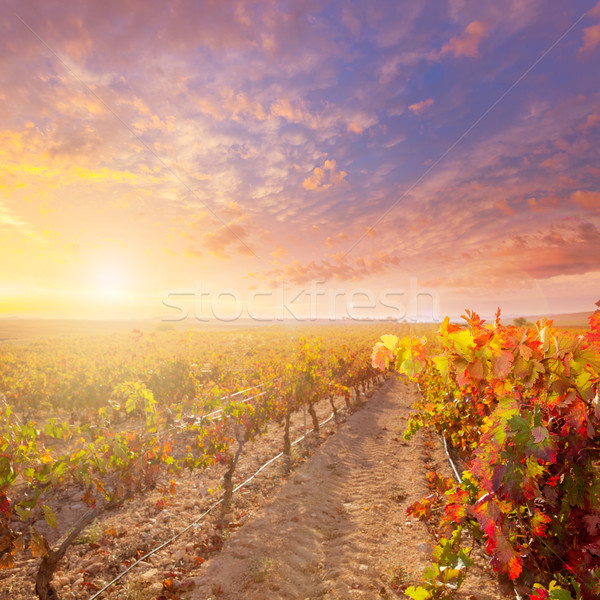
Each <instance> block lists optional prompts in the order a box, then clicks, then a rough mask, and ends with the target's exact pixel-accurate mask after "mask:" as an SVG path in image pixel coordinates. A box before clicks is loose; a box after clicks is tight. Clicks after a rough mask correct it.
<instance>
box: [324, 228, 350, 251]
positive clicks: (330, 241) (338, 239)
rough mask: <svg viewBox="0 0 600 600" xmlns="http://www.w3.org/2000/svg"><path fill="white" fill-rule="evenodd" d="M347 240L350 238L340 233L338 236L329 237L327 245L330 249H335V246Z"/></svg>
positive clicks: (326, 241)
mask: <svg viewBox="0 0 600 600" xmlns="http://www.w3.org/2000/svg"><path fill="white" fill-rule="evenodd" d="M347 239H348V236H347V235H346V234H345V233H344V232H343V231H340V232H339V233H338V234H337V235H336V236H334V237H328V238H327V239H326V240H325V245H326V246H327V247H328V248H333V247H334V246H337V245H338V244H341V243H342V242H343V241H344V240H347Z"/></svg>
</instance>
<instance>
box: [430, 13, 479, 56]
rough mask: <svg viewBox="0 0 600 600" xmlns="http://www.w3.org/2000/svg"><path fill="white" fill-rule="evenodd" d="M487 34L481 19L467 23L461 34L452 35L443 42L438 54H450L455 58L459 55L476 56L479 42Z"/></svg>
mask: <svg viewBox="0 0 600 600" xmlns="http://www.w3.org/2000/svg"><path fill="white" fill-rule="evenodd" d="M487 36H488V27H487V25H486V24H485V23H483V22H482V21H473V22H472V23H469V24H468V25H467V27H466V29H465V31H464V33H463V34H462V35H459V36H457V37H453V38H452V39H451V40H450V41H449V42H448V43H446V44H444V46H443V47H442V49H441V50H440V53H439V56H445V55H446V54H452V56H454V57H455V58H459V57H461V56H468V57H470V58H477V57H478V56H480V52H479V43H480V42H481V40H483V39H484V38H486V37H487Z"/></svg>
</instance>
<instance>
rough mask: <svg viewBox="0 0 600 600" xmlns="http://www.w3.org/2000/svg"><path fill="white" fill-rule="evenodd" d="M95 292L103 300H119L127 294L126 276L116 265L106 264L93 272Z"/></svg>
mask: <svg viewBox="0 0 600 600" xmlns="http://www.w3.org/2000/svg"><path fill="white" fill-rule="evenodd" d="M95 292H96V296H97V297H98V298H101V299H104V300H119V299H123V298H125V297H126V296H127V277H126V274H125V272H124V271H123V269H122V268H120V267H119V266H118V265H114V264H107V265H103V266H102V267H100V268H99V269H98V270H97V271H96V273H95Z"/></svg>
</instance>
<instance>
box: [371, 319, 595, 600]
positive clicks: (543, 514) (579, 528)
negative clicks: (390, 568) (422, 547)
mask: <svg viewBox="0 0 600 600" xmlns="http://www.w3.org/2000/svg"><path fill="white" fill-rule="evenodd" d="M463 318H464V320H465V322H466V324H465V325H463V326H459V325H457V324H454V323H450V321H449V319H447V318H446V320H445V321H444V322H443V323H442V325H441V327H440V330H439V333H438V335H437V337H436V338H435V340H433V342H430V343H429V344H426V341H425V340H424V339H423V338H404V339H398V338H395V337H394V336H383V338H382V339H381V342H379V343H378V344H377V345H376V346H375V348H374V349H373V354H372V360H373V364H374V366H378V367H379V368H385V367H387V366H388V365H390V364H391V365H394V366H395V368H396V369H397V370H398V371H399V372H400V373H403V374H405V375H407V376H409V377H410V378H412V379H414V380H416V381H417V382H418V383H419V386H420V388H421V390H422V397H421V399H420V400H419V401H418V402H417V403H416V405H415V407H414V412H413V414H412V416H411V418H410V420H409V425H408V429H407V432H406V436H407V437H410V436H411V435H413V434H414V433H415V432H416V431H417V430H419V429H420V428H421V427H423V426H431V427H433V428H434V429H435V430H436V431H437V432H438V433H440V434H441V435H442V436H445V439H446V440H447V441H448V442H449V443H450V445H451V447H452V448H453V449H454V452H455V454H456V456H458V459H459V463H460V464H462V465H463V466H464V469H463V472H462V481H461V482H458V483H456V484H455V485H453V486H452V488H451V489H449V490H446V491H438V492H436V493H437V495H438V497H440V498H443V500H444V504H445V508H444V513H443V518H442V519H441V522H440V523H439V531H440V536H441V538H440V540H441V541H440V545H439V546H438V548H437V549H436V551H435V552H434V562H433V564H432V566H431V567H430V568H429V569H428V570H427V571H426V573H425V574H424V576H423V581H422V584H421V586H419V587H416V588H409V589H408V590H407V591H406V593H407V594H408V595H409V596H411V597H413V598H442V597H445V596H446V595H448V594H450V593H451V592H452V591H453V590H454V589H455V588H456V587H457V584H458V583H460V581H462V577H463V576H464V570H465V569H466V568H467V567H468V560H467V555H468V554H469V552H470V548H467V547H466V544H465V542H464V539H463V538H464V537H465V532H467V531H468V532H470V533H471V535H472V536H473V539H474V540H475V542H476V543H480V544H481V545H482V546H483V548H484V550H485V552H486V553H487V554H488V555H489V557H490V563H491V565H492V566H493V567H494V569H495V570H496V571H497V573H498V574H499V576H500V578H501V579H503V580H504V581H505V582H506V583H512V585H514V587H515V588H516V589H517V590H518V591H519V592H520V593H521V594H529V597H530V598H531V599H532V600H545V599H549V598H557V599H561V600H564V599H567V598H576V599H582V600H592V599H596V598H598V597H599V596H600V584H599V583H598V582H599V580H600V472H599V459H600V454H599V453H600V401H599V397H598V381H599V376H600V310H596V311H595V312H594V314H593V315H592V316H591V317H590V320H589V322H590V329H589V331H588V332H586V333H585V334H580V335H577V334H574V333H570V332H567V331H559V330H557V329H555V328H554V327H553V324H552V322H551V321H538V323H537V324H536V326H535V327H531V328H527V329H522V328H516V327H514V326H505V325H502V323H501V322H500V317H499V313H498V315H497V317H496V319H495V321H494V322H492V323H486V322H485V321H484V320H483V319H481V318H480V317H479V316H478V315H477V314H476V313H473V312H470V311H467V312H466V314H465V315H464V317H463ZM431 502H432V499H431V497H429V498H428V499H427V503H429V504H431ZM427 503H425V505H424V504H423V502H421V503H418V504H417V505H416V506H414V507H412V510H413V514H415V515H416V516H421V517H424V518H427V516H428V515H427V514H426V513H427V510H426V507H427ZM440 560H441V561H442V562H441V563H440ZM440 566H443V567H444V568H443V569H440ZM449 573H450V574H452V576H449Z"/></svg>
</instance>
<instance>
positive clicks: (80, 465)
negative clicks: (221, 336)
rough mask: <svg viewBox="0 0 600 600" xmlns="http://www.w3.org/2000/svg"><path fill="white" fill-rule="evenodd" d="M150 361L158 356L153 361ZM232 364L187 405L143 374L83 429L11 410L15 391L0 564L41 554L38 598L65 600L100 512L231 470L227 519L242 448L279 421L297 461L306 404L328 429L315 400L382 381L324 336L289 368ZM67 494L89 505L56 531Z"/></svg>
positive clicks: (0, 487)
mask: <svg viewBox="0 0 600 600" xmlns="http://www.w3.org/2000/svg"><path fill="white" fill-rule="evenodd" d="M286 350H287V349H286ZM143 360H144V362H147V361H148V360H149V358H148V353H146V355H145V357H144V359H143ZM237 360H238V362H239V363H241V360H240V358H239V357H238V359H237ZM180 362H181V361H180ZM170 364H175V363H174V362H173V361H170ZM231 365H232V363H231V361H228V360H227V358H224V359H223V360H222V361H221V360H220V359H216V358H215V359H214V363H213V364H212V365H210V367H209V368H207V369H205V370H204V371H207V372H209V375H210V378H208V377H205V376H204V375H203V376H202V377H201V379H200V383H199V384H198V381H196V383H195V387H194V391H193V394H190V395H189V396H188V395H181V394H180V393H178V392H177V391H176V392H175V393H176V396H175V397H174V398H175V399H176V400H177V401H172V400H170V401H169V400H168V399H165V397H163V398H160V397H157V396H156V395H155V393H154V392H153V390H152V389H151V388H150V387H149V386H148V385H147V381H148V380H147V379H145V378H141V377H140V378H137V379H130V380H124V381H120V382H115V384H114V385H113V387H112V391H111V392H110V394H109V396H108V400H107V401H105V403H104V404H103V405H101V406H99V407H97V408H96V410H95V412H93V411H91V410H89V409H88V410H87V414H88V415H89V417H90V418H89V419H88V422H86V423H82V424H77V423H76V422H73V420H72V419H71V420H67V419H64V412H63V413H61V410H60V409H61V405H60V402H59V406H58V407H57V411H56V414H57V415H58V416H52V413H51V412H50V409H49V410H48V411H47V414H43V411H40V412H41V413H42V414H40V415H37V419H36V418H28V419H27V420H25V415H26V412H25V411H24V410H20V411H15V410H14V409H13V407H12V406H11V403H10V402H9V398H15V397H16V394H15V393H14V392H12V393H11V391H10V390H8V391H5V393H4V395H3V396H2V397H0V567H2V568H8V567H11V566H12V565H13V564H14V562H15V560H17V559H18V558H27V557H37V558H39V569H38V571H37V575H36V592H37V595H38V597H39V598H40V599H41V600H56V599H57V598H58V597H59V595H58V592H57V590H56V589H55V588H54V587H53V585H52V577H53V574H54V572H55V571H56V569H57V567H58V565H59V563H60V561H61V560H62V558H63V557H64V555H65V553H66V552H67V551H68V549H69V547H70V545H71V544H72V543H73V541H74V540H75V539H76V537H77V536H78V535H79V534H80V533H81V532H82V531H83V530H84V529H85V527H87V526H88V525H89V524H90V523H91V522H92V520H93V519H94V518H96V517H97V516H98V515H100V514H101V513H102V512H105V511H107V510H110V509H112V508H115V507H118V506H120V505H121V504H122V503H123V502H124V501H126V500H128V499H131V498H133V497H136V496H137V495H140V494H143V493H144V492H145V491H147V490H149V489H151V488H152V487H153V486H155V485H156V482H157V479H158V477H159V475H161V474H169V473H171V474H175V473H177V472H179V471H181V470H182V469H184V468H186V469H201V468H204V467H207V466H209V465H214V464H221V465H223V466H224V467H225V473H224V477H223V492H224V495H223V502H222V509H223V514H225V513H227V512H228V510H229V504H230V502H231V495H232V492H233V477H234V473H235V469H236V466H237V462H238V460H239V457H240V455H241V453H242V451H243V448H244V446H245V445H246V444H247V443H248V442H250V441H252V440H253V439H254V438H255V437H256V436H259V435H261V433H263V432H264V431H265V428H266V426H267V424H268V423H269V422H273V421H274V422H277V423H281V424H282V425H283V429H284V440H283V452H284V454H285V455H286V457H288V461H289V456H290V449H291V443H290V435H289V423H290V416H291V415H292V413H294V412H295V411H297V410H300V409H302V408H303V407H306V408H307V411H308V412H309V414H310V415H311V417H312V418H313V427H314V428H315V429H316V430H317V431H318V420H316V413H315V411H314V404H315V403H316V402H318V401H319V400H321V399H323V398H330V402H331V404H332V407H333V409H334V411H335V409H336V407H335V404H334V402H333V398H334V397H335V396H340V395H341V396H344V397H345V398H346V401H347V402H349V400H350V394H351V390H353V389H354V390H356V393H357V392H358V388H359V387H361V388H362V389H363V391H364V389H365V386H368V385H371V384H372V382H373V381H374V379H375V378H376V377H377V373H376V372H374V370H373V369H372V367H371V366H370V364H369V361H368V351H367V350H366V346H365V348H364V349H363V350H362V351H361V352H359V353H358V354H357V353H354V352H351V351H350V350H349V349H348V347H346V346H341V345H338V346H336V347H335V349H326V350H325V349H324V348H323V342H322V341H321V340H319V339H300V340H295V341H294V342H293V343H292V345H291V351H289V350H288V351H287V355H286V357H285V360H282V356H281V354H279V353H275V352H273V353H264V352H263V353H261V355H260V360H258V361H256V362H255V363H249V362H246V364H245V365H244V366H243V368H242V369H240V370H239V371H238V377H237V378H236V376H235V375H232V371H233V370H232V369H229V368H227V366H231ZM7 381H9V379H8V377H6V372H5V384H6V382H7ZM236 383H237V385H236ZM236 388H237V389H236ZM21 389H22V388H21ZM163 389H164V386H163ZM20 408H21V409H23V408H24V407H20ZM68 489H82V490H84V496H83V499H84V502H85V503H86V504H87V506H88V509H87V510H86V512H85V513H84V514H83V515H82V516H81V518H79V519H78V520H77V521H76V522H74V523H57V514H56V513H55V511H54V510H53V508H52V499H53V498H54V497H55V495H56V494H57V492H59V491H61V490H68ZM40 520H44V521H45V523H46V524H47V525H49V526H50V527H52V528H59V529H60V530H61V531H66V530H68V532H66V533H65V534H64V535H63V537H62V538H61V539H60V540H59V541H58V542H56V543H55V544H54V545H52V544H51V543H50V542H49V541H48V539H47V538H46V536H44V535H43V534H42V532H41V531H40V530H39V529H40V528H39V526H38V525H37V524H38V523H39V522H40Z"/></svg>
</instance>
